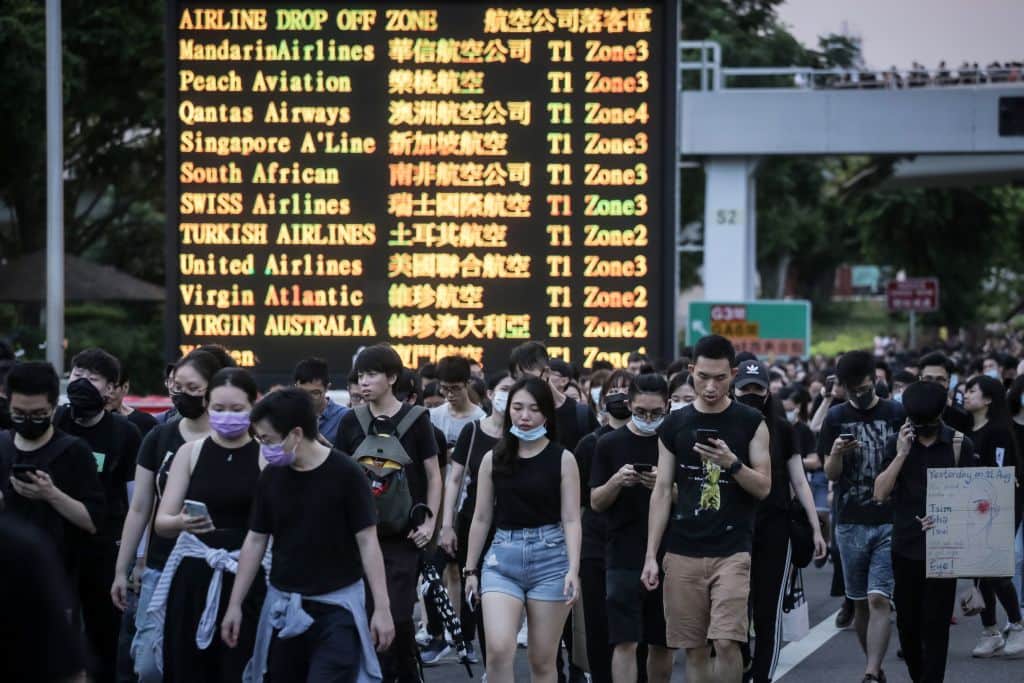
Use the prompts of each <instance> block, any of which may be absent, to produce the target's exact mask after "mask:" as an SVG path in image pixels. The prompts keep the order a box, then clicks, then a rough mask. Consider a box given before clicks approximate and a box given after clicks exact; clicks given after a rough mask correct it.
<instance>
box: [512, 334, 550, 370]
mask: <svg viewBox="0 0 1024 683" xmlns="http://www.w3.org/2000/svg"><path fill="white" fill-rule="evenodd" d="M548 360H549V357H548V350H547V348H546V347H545V346H544V345H543V344H541V343H540V342H536V341H528V342H525V343H523V344H520V345H519V346H517V347H516V348H514V349H512V353H511V354H510V355H509V357H508V374H510V375H512V377H519V374H520V373H521V372H522V371H523V370H532V369H534V368H536V367H537V366H540V365H547V364H548Z"/></svg>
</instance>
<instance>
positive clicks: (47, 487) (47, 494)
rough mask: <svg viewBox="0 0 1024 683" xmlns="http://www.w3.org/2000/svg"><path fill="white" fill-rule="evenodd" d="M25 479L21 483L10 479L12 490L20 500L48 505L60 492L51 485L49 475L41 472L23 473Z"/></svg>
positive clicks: (15, 478)
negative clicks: (42, 502) (39, 501)
mask: <svg viewBox="0 0 1024 683" xmlns="http://www.w3.org/2000/svg"><path fill="white" fill-rule="evenodd" d="M25 477H26V478H27V479H28V481H22V480H21V479H18V478H17V477H11V485H12V486H13V487H14V490H15V491H16V492H17V493H18V495H19V496H21V497H22V498H28V499H29V500H41V501H44V502H47V503H49V502H50V501H52V500H53V497H54V496H55V495H56V494H57V493H58V491H60V489H58V488H57V487H56V486H54V485H53V479H51V478H50V475H49V474H47V473H46V472H43V471H41V470H36V471H35V472H25Z"/></svg>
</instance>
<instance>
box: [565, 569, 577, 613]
mask: <svg viewBox="0 0 1024 683" xmlns="http://www.w3.org/2000/svg"><path fill="white" fill-rule="evenodd" d="M562 595H564V596H565V604H566V605H569V606H570V607H572V605H573V603H575V602H576V601H577V600H578V599H579V597H580V577H579V575H578V574H576V573H575V572H569V573H568V574H566V575H565V586H564V587H563V588H562Z"/></svg>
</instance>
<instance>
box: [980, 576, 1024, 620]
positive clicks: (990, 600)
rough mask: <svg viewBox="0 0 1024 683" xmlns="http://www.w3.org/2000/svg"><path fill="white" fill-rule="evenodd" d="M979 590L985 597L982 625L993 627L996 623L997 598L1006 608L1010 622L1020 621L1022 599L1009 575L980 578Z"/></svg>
mask: <svg viewBox="0 0 1024 683" xmlns="http://www.w3.org/2000/svg"><path fill="white" fill-rule="evenodd" d="M978 590H979V591H981V597H983V598H984V599H985V610H984V611H983V612H982V613H981V625H982V626H984V627H985V628H991V627H993V626H995V625H996V598H998V599H999V602H1000V604H1002V606H1003V609H1004V610H1006V618H1007V619H1009V620H1010V623H1013V624H1016V623H1017V622H1018V621H1020V619H1021V616H1020V600H1019V599H1018V597H1017V589H1016V588H1014V587H1013V580H1012V579H1010V578H1008V577H1000V578H992V579H979V580H978Z"/></svg>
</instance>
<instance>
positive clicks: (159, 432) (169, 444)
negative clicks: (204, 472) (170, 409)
mask: <svg viewBox="0 0 1024 683" xmlns="http://www.w3.org/2000/svg"><path fill="white" fill-rule="evenodd" d="M183 445H185V437H183V436H182V435H181V418H180V417H178V418H174V419H173V420H171V421H170V422H167V423H165V424H161V425H157V426H156V427H155V428H153V429H152V430H150V432H149V434H146V438H144V439H143V440H142V446H140V447H139V457H138V461H137V464H138V466H139V467H142V468H144V469H147V470H149V471H150V472H152V473H153V485H154V487H155V489H156V491H155V497H154V500H155V501H156V502H155V505H154V506H153V509H154V510H156V509H158V508H159V507H160V500H161V499H162V498H163V496H164V487H165V486H167V475H168V474H169V473H170V471H171V463H172V462H174V455H175V453H177V452H178V449H179V448H181V447H182V446H183ZM149 524H150V528H149V548H148V549H147V553H146V566H147V567H149V568H151V569H156V570H157V571H162V570H163V568H164V563H165V562H167V557H168V556H169V555H170V554H171V550H172V549H173V548H174V544H175V542H176V541H175V539H173V538H164V537H163V536H161V535H160V534H158V533H156V531H155V530H154V529H153V520H150V523H149Z"/></svg>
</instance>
